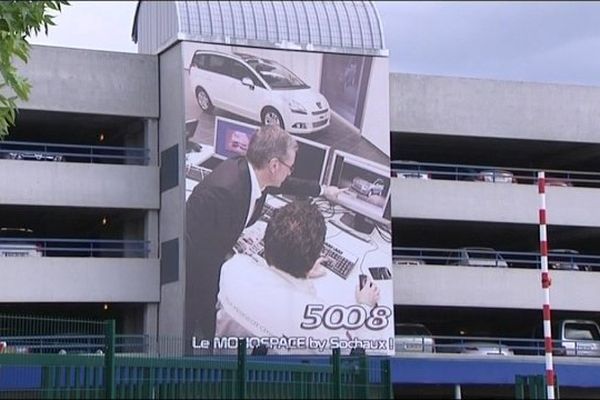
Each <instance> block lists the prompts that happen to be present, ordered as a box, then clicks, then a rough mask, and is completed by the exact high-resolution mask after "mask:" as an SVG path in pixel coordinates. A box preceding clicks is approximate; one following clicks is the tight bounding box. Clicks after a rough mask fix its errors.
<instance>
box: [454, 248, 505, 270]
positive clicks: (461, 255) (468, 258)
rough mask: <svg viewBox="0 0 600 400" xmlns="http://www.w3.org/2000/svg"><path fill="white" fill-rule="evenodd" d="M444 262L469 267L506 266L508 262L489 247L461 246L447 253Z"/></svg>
mask: <svg viewBox="0 0 600 400" xmlns="http://www.w3.org/2000/svg"><path fill="white" fill-rule="evenodd" d="M446 264H448V265H465V266H469V267H500V268H507V267H508V263H507V262H506V260H504V258H503V257H502V255H501V254H500V253H498V252H497V251H496V250H494V249H492V248H490V247H463V248H460V249H457V250H455V251H453V252H451V253H450V254H449V255H448V259H447V261H446Z"/></svg>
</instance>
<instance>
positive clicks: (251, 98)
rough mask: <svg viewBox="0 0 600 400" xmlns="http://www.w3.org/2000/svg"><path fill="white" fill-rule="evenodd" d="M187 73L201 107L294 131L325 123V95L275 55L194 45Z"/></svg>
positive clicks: (307, 130) (310, 130) (327, 119)
mask: <svg viewBox="0 0 600 400" xmlns="http://www.w3.org/2000/svg"><path fill="white" fill-rule="evenodd" d="M189 77H190V83H191V86H192V91H193V92H194V94H195V96H196V100H197V101H198V105H199V106H200V108H201V109H202V111H204V112H210V111H212V109H213V107H218V108H221V109H223V110H226V111H229V112H231V113H234V114H237V115H240V116H242V117H245V118H249V119H251V120H254V121H258V122H260V123H262V125H279V126H281V127H282V128H284V129H285V130H287V131H288V132H290V133H294V134H309V133H313V132H316V131H319V130H322V129H324V128H326V127H327V126H329V123H330V119H331V111H330V109H329V103H328V102H327V99H325V97H324V96H323V95H322V94H321V93H319V92H318V91H317V90H315V89H313V88H311V87H310V86H309V85H307V84H306V83H304V82H303V81H302V80H301V79H300V78H299V77H298V76H296V75H295V74H294V73H293V72H292V71H290V70H288V69H287V68H285V67H284V66H283V65H281V64H279V63H278V62H276V61H273V60H269V59H266V58H263V57H257V56H254V55H251V54H245V53H235V54H225V53H219V52H214V51H202V50H198V51H196V52H195V53H194V56H193V58H192V61H191V64H190V69H189Z"/></svg>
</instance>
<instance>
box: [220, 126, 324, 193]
mask: <svg viewBox="0 0 600 400" xmlns="http://www.w3.org/2000/svg"><path fill="white" fill-rule="evenodd" d="M258 128H259V127H258V126H256V125H251V124H247V123H244V122H239V121H234V120H232V119H229V118H223V117H216V118H215V140H214V146H215V154H214V155H215V157H217V158H219V159H222V160H224V159H227V158H232V157H239V156H245V155H246V152H247V151H248V146H249V145H250V140H251V139H252V137H253V136H254V134H255V133H256V130H257V129H258ZM295 139H296V141H297V142H298V151H297V152H296V161H295V163H294V171H293V173H292V176H293V177H295V178H300V179H306V180H311V181H315V182H318V183H321V182H323V179H324V176H325V168H326V166H327V158H328V156H329V146H326V145H324V144H321V143H317V142H314V141H312V140H308V139H304V138H299V137H296V138H295Z"/></svg>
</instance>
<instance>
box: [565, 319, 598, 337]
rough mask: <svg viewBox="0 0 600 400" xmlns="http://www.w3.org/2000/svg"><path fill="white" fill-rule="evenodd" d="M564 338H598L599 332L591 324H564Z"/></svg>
mask: <svg viewBox="0 0 600 400" xmlns="http://www.w3.org/2000/svg"><path fill="white" fill-rule="evenodd" d="M565 338H567V339H575V340H577V339H579V340H600V333H599V332H598V329H597V328H596V327H595V326H594V325H592V324H581V323H573V324H566V325H565Z"/></svg>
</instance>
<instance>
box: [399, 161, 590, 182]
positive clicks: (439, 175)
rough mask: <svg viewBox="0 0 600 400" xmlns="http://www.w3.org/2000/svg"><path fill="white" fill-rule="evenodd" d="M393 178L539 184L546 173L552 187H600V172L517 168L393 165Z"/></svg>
mask: <svg viewBox="0 0 600 400" xmlns="http://www.w3.org/2000/svg"><path fill="white" fill-rule="evenodd" d="M391 169H392V176H396V177H407V178H421V179H443V180H452V181H488V182H494V181H495V182H504V183H523V184H537V181H538V179H537V173H538V172H539V171H544V172H545V173H546V183H547V185H549V186H578V187H600V172H586V171H564V170H553V169H545V168H538V169H532V168H513V167H497V166H490V165H462V164H441V163H425V162H412V161H398V160H396V161H391Z"/></svg>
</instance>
